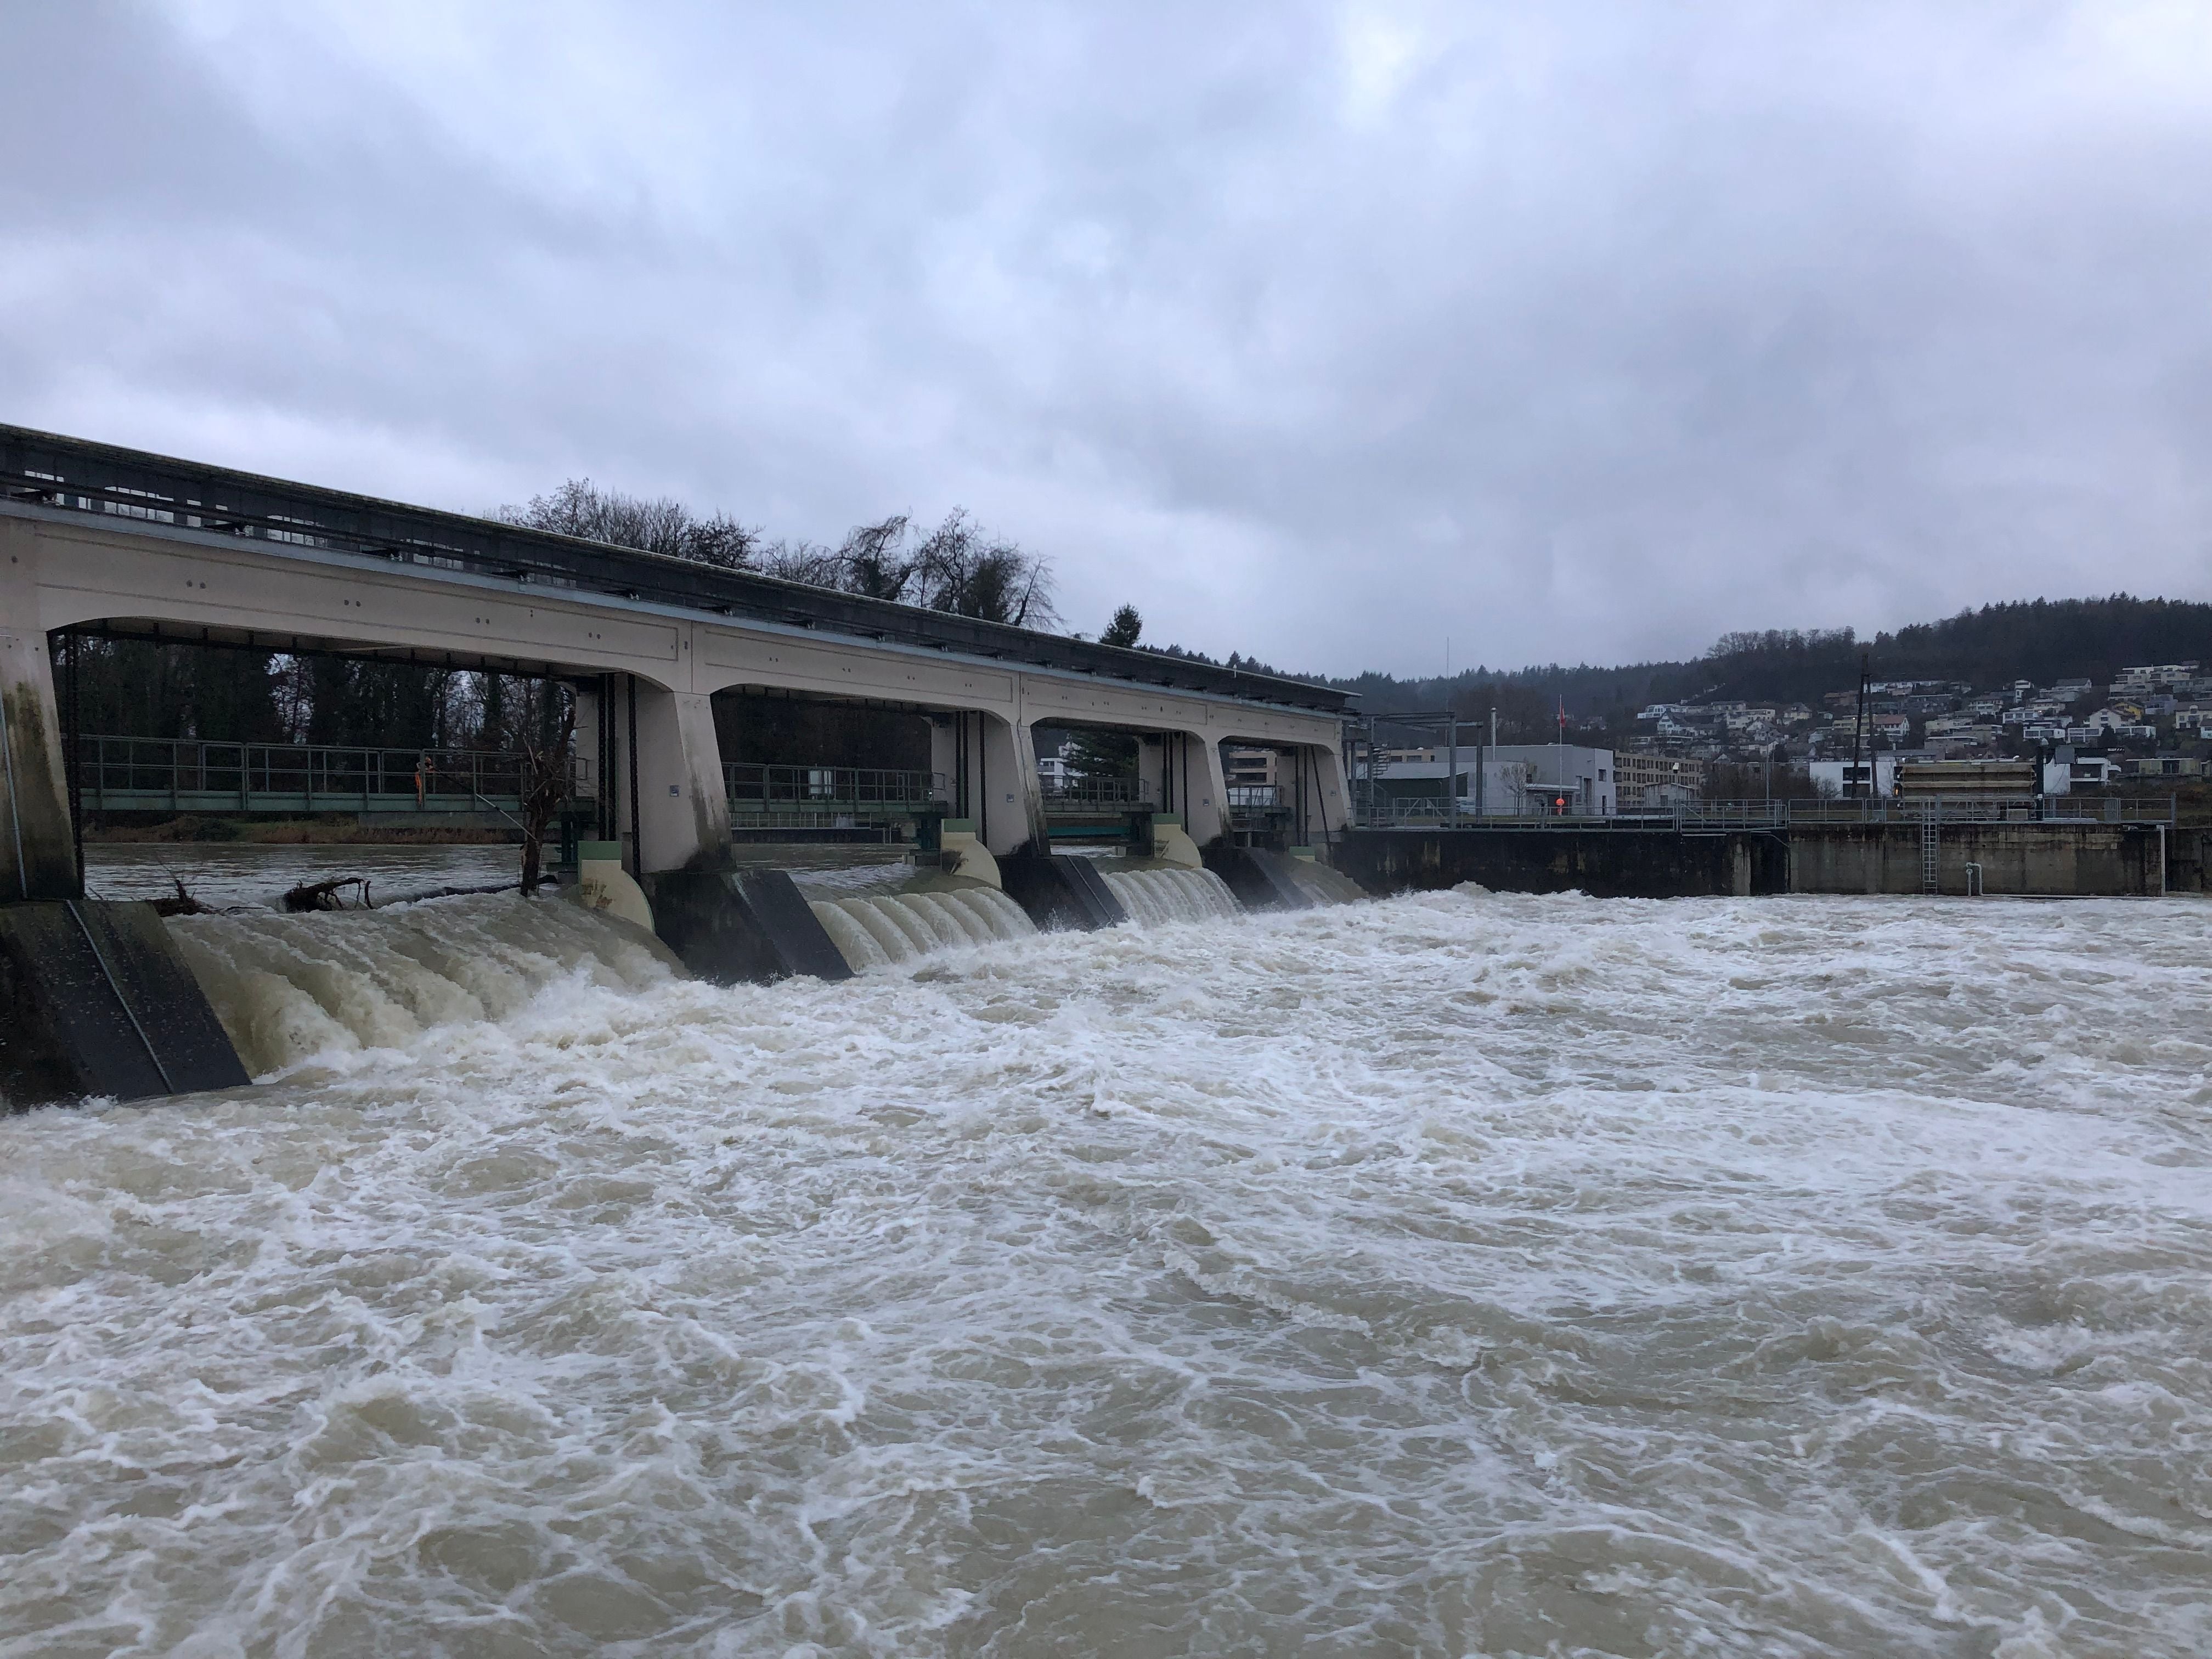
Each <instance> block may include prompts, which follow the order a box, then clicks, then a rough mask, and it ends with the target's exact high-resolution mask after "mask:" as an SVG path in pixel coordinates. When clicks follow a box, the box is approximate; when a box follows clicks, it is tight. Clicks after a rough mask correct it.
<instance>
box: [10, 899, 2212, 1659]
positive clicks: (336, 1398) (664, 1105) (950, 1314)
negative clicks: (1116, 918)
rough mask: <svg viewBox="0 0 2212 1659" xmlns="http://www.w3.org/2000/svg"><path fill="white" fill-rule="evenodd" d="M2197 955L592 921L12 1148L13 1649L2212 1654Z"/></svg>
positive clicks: (2007, 914)
mask: <svg viewBox="0 0 2212 1659" xmlns="http://www.w3.org/2000/svg"><path fill="white" fill-rule="evenodd" d="M506 902H508V901H502V900H459V901H453V902H451V903H450V906H449V907H447V908H448V909H449V911H450V912H452V913H456V914H459V915H471V914H474V912H472V911H471V909H470V907H472V906H474V907H482V906H484V905H490V904H499V903H506ZM425 908H431V909H435V908H438V907H425ZM343 920H345V919H344V918H313V919H307V922H303V923H302V924H300V925H303V926H304V925H310V924H312V923H318V922H325V921H343ZM440 925H441V926H448V927H459V926H461V925H462V924H461V923H459V922H452V923H441V924H440ZM482 925H483V926H487V927H494V928H495V929H496V927H499V926H501V925H503V924H499V923H495V922H491V921H486V922H484V923H483V924H482ZM2208 933H2212V908H2207V907H2206V906H2204V905H2203V904H2201V903H2198V902H2192V901H2182V900H2176V901H2171V902H2165V903H2155V902H2082V903H2075V904H2066V905H2033V904H2025V903H2008V902H2003V901H1997V900H1985V901H1979V902H1972V901H1937V902H1924V903H1923V902H1911V901H1875V900H1864V901H1862V900H1840V899H1839V900H1825V899H1803V898H1797V899H1764V900H1742V901H1683V902H1665V903H1662V902H1591V901H1587V900H1583V899H1580V898H1577V897H1572V896H1567V897H1555V898H1527V897H1491V896H1479V895H1470V894H1437V895H1431V896H1423V897H1409V898H1402V899H1398V900H1394V901H1391V902H1383V903H1377V904H1373V905H1367V906H1360V907H1354V908H1343V909H1334V910H1327V911H1315V912H1306V913H1302V914H1298V915H1279V916H1264V917H1253V918H1243V919H1237V920H1226V919H1225V920H1221V921H1206V922H1198V923H1192V924H1188V925H1182V926H1176V927H1150V928H1148V927H1125V928H1117V929H1114V930H1111V931H1109V932H1106V933H1093V934H1080V935H1079V934H1064V933H1063V934H1045V935H1037V936H1034V937H1027V938H1022V939H1012V940H1006V941H994V943H992V944H989V945H977V946H976V947H975V948H973V949H967V950H959V951H944V952H940V953H938V954H935V955H932V956H928V957H924V958H922V959H921V960H920V961H919V962H918V963H915V964H914V965H912V966H910V967H908V968H903V969H902V968H897V967H890V968H883V969H877V970H875V971H872V972H870V973H867V974H864V975H861V976H860V978H858V979H856V980H854V981H850V982H848V983H845V984H839V985H826V984H821V983H816V982H790V983H785V984H781V985H776V986H769V987H738V988H734V989H717V988H714V987H709V986H705V985H702V984H698V983H696V982H690V981H682V980H679V979H677V978H675V977H674V976H672V975H670V974H669V973H668V972H667V971H666V970H665V969H663V968H661V967H659V965H658V964H657V963H653V962H651V961H647V960H644V959H642V958H624V957H623V949H624V947H625V941H623V940H617V939H609V940H605V941H602V942H600V943H599V944H596V945H589V946H588V947H587V948H581V947H580V948H579V949H578V950H577V951H576V953H575V954H574V957H572V958H570V959H568V960H567V961H566V962H565V963H564V962H562V961H561V960H560V958H561V957H562V951H561V950H559V949H555V948H550V946H549V948H546V949H544V950H540V951H536V952H535V955H536V956H537V957H542V958H544V961H545V962H547V963H551V965H550V966H546V965H540V966H538V967H536V968H532V969H531V970H530V971H529V972H528V973H527V974H523V975H521V977H522V978H523V979H525V980H527V981H530V982H529V983H528V984H526V985H520V986H519V987H518V986H515V985H511V984H510V985H508V987H507V992H508V993H510V994H500V995H490V996H480V997H479V998H478V1000H479V1002H480V1003H481V1005H482V1007H483V1017H479V1016H478V1015H477V1013H476V1012H472V1011H470V1010H468V1009H466V1008H461V1009H459V1010H458V1011H457V1012H454V1014H453V1017H452V1018H447V1019H446V1020H445V1021H444V1023H439V1017H438V1015H437V1012H436V1011H435V1009H431V1008H429V1006H428V1004H425V1005H423V1008H422V1010H417V1011H411V1012H410V1014H409V1018H410V1020H412V1021H413V1029H411V1030H410V1029H407V1028H406V1027H405V1026H404V1025H399V1026H396V1027H395V1029H394V1030H392V1034H391V1035H390V1036H389V1037H388V1039H387V1040H386V1044H385V1046H382V1047H364V1046H361V1045H360V1043H359V1042H358V1040H357V1039H356V1041H355V1042H353V1043H352V1044H351V1045H349V1044H347V1043H345V1042H332V1043H331V1045H329V1046H328V1047H327V1048H325V1050H324V1051H323V1052H322V1053H320V1054H317V1055H313V1056H310V1057H308V1058H307V1059H306V1060H300V1061H296V1062H295V1064H294V1066H293V1069H292V1070H291V1071H290V1072H289V1073H288V1074H286V1075H285V1076H283V1078H281V1079H279V1080H277V1081H276V1082H275V1083H273V1084H271V1085H269V1086H266V1087H264V1088H261V1089H258V1090H255V1091H246V1092H241V1093H240V1094H238V1095H236V1096H234V1097H220V1098H212V1099H205V1100H199V1101H192V1102H186V1103H172V1104H164V1105H159V1106H152V1107H147V1108H143V1109H120V1108H110V1109H105V1110H89V1111H48V1112H41V1113H37V1114H33V1115H27V1116H25V1117H21V1118H18V1119H15V1120H13V1121H8V1122H6V1123H4V1124H0V1227H4V1230H5V1231H4V1237H0V1308H4V1316H0V1319H3V1320H4V1322H0V1361H4V1363H3V1364H0V1498H3V1499H4V1502H0V1556H4V1557H5V1559H7V1562H8V1567H7V1571H5V1572H4V1574H0V1653H5V1654H7V1655H9V1656H21V1655H31V1654H37V1655H49V1654H56V1655H58V1654H64V1653H68V1654H78V1653H108V1652H119V1653H130V1654H145V1655H151V1654H179V1655H185V1656H194V1659H209V1656H223V1655H240V1654H253V1655H260V1654H270V1655H303V1656H304V1655H322V1654H343V1655H353V1654H391V1655H414V1654H429V1653H446V1654H468V1655H526V1654H599V1653H613V1654H635V1655H648V1654H649V1655H655V1656H658V1655H666V1654H700V1655H740V1654H745V1655H750V1654H756V1653H761V1654H790V1653H798V1654H823V1653H836V1654H871V1655H874V1654H883V1655H890V1654H902V1655H903V1654H959V1655H985V1654H987V1655H994V1656H1016V1655H1042V1654H1054V1655H1081V1654H1132V1655H1133V1654H1145V1655H1152V1654H1177V1653H1185V1652H1192V1653H1208V1654H1216V1653H1237V1654H1286V1655H1287V1654H1292V1653H1298V1654H1304V1653H1317V1654H1323V1655H1329V1654H1340V1655H1355V1654H1357V1655H1368V1654H1414V1653H1420V1654H1447V1655H1458V1654H1471V1653H1482V1654H1491V1655H1505V1654H1531V1655H1533V1654H1547V1655H1593V1654H1623V1655H1658V1654H1668V1655H1675V1654H1685V1655H1687V1654H1746V1655H1750V1654H1758V1655H1805V1654H1838V1655H1844V1654H1850V1655H1857V1654H1926V1655H1942V1656H2002V1659H2040V1656H2057V1655H2066V1656H2083V1655H2114V1656H2118V1655H2146V1654H2155V1655H2183V1654H2200V1653H2203V1652H2205V1651H2207V1650H2212V1553H2208V1551H2212V1179H2208V1169H2207V1165H2208V1162H2212V1133H2208V1127H2207V1126H2208V1121H2212V1082H2208V1078H2207V1066H2208V1061H2212V1036H2208V1025H2207V1021H2208V1017H2212V968H2208V965H2207V963H2208V952H2207V948H2206V947H2207V943H2208ZM633 942H634V941H633ZM518 948H519V947H518ZM623 960H627V961H628V963H629V965H628V967H627V968H618V967H617V965H616V964H617V963H618V962H620V961H623ZM518 971H520V970H518Z"/></svg>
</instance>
